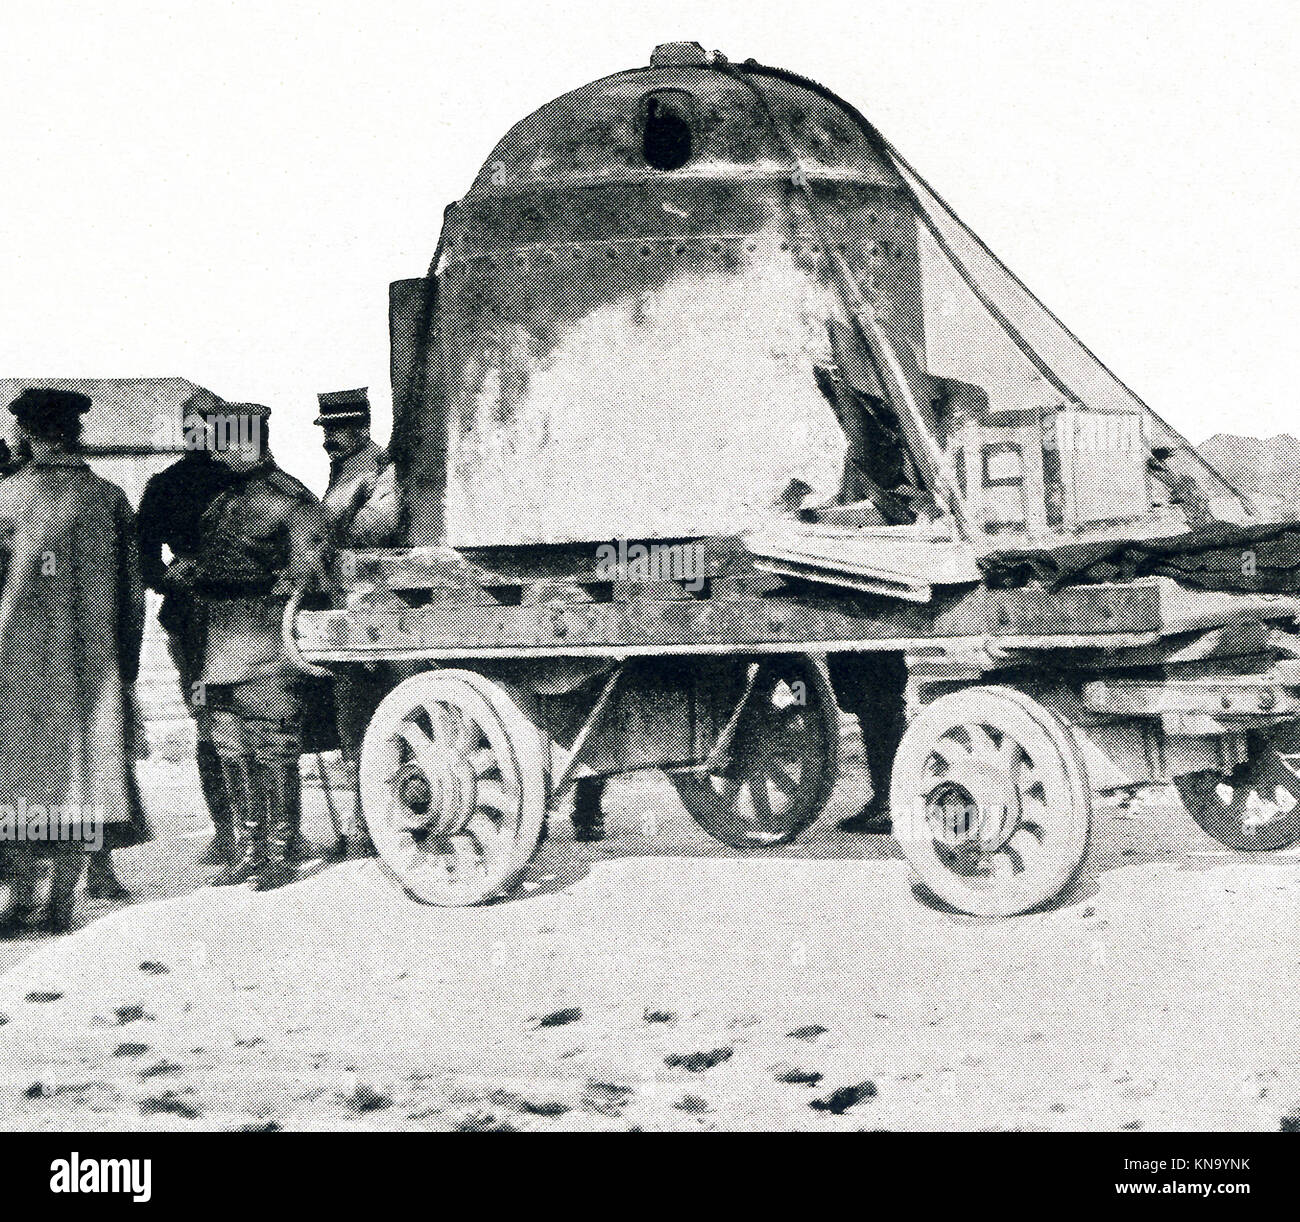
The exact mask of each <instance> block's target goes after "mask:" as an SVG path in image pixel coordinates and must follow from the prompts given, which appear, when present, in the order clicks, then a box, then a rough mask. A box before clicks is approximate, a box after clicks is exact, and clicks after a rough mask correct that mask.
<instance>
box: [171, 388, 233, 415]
mask: <svg viewBox="0 0 1300 1222" xmlns="http://www.w3.org/2000/svg"><path fill="white" fill-rule="evenodd" d="M224 407H225V400H224V399H222V397H221V396H220V395H215V394H213V393H212V391H210V390H208V389H207V388H206V387H203V386H196V387H195V388H194V390H193V391H192V392H191V393H190V395H189V397H188V398H187V399H186V400H185V402H184V403H182V404H181V413H182V414H183V415H185V416H187V417H188V416H206V415H208V414H209V413H210V412H217V411H221V410H222V409H223V408H224Z"/></svg>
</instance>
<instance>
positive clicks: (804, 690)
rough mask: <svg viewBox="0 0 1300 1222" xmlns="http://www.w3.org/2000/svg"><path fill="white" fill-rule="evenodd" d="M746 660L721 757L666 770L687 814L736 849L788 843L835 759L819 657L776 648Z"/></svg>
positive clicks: (827, 785)
mask: <svg viewBox="0 0 1300 1222" xmlns="http://www.w3.org/2000/svg"><path fill="white" fill-rule="evenodd" d="M749 665H750V666H751V667H752V668H753V669H752V670H751V671H750V672H749V674H748V675H747V682H746V684H745V685H743V688H742V691H743V701H744V703H743V707H741V708H740V711H739V714H738V717H737V719H736V722H735V725H734V727H733V730H734V733H733V737H732V739H731V742H730V746H729V748H728V750H727V751H726V752H725V757H724V758H723V759H722V760H720V761H719V762H718V764H717V766H716V768H714V769H712V770H708V771H705V770H702V769H696V770H692V771H688V772H674V773H670V774H669V775H670V776H671V778H672V782H673V785H674V786H676V789H677V793H678V795H679V796H680V797H681V800H682V804H683V805H684V806H685V807H686V809H687V811H688V812H689V813H690V815H691V817H692V818H693V819H694V820H695V821H696V822H697V823H698V824H699V825H700V826H701V827H702V828H703V829H704V830H705V831H706V832H708V833H709V835H710V836H713V837H714V838H715V839H717V840H721V841H722V842H723V843H724V844H729V845H731V846H732V847H733V848H738V849H752V848H767V847H770V846H772V845H777V844H785V843H787V842H788V841H791V840H793V839H794V838H795V837H796V836H797V835H798V834H799V833H800V832H801V831H803V829H804V828H806V827H807V826H808V825H809V824H810V823H812V821H813V820H814V819H816V818H817V816H818V815H819V814H820V813H821V810H822V808H823V807H824V806H825V805H826V802H827V801H828V800H829V798H830V795H831V790H832V789H833V788H834V785H835V774H836V768H837V762H838V758H839V719H838V713H837V710H836V707H835V697H834V695H833V694H832V692H831V686H830V680H829V679H828V678H827V676H826V671H825V669H824V668H823V667H822V666H821V665H820V663H818V662H817V661H815V660H814V659H812V658H810V657H807V656H804V655H792V656H788V657H787V656H779V655H778V656H773V657H769V658H765V659H764V660H762V661H759V662H753V663H750V664H749ZM731 711H732V712H733V716H734V715H735V714H734V710H731Z"/></svg>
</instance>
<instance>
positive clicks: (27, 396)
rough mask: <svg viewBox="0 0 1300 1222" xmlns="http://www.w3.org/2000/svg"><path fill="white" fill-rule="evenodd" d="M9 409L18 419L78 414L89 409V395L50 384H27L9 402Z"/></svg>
mask: <svg viewBox="0 0 1300 1222" xmlns="http://www.w3.org/2000/svg"><path fill="white" fill-rule="evenodd" d="M9 410H10V411H11V412H13V414H14V415H15V416H17V417H18V419H19V420H34V419H39V418H40V417H42V416H45V417H58V416H79V415H81V414H82V413H83V412H88V411H90V396H89V395H83V394H82V393H81V392H80V391H79V390H56V389H55V388H54V387H52V386H29V387H28V388H27V389H26V390H24V391H23V393H22V394H20V395H19V396H18V398H16V399H15V400H14V401H13V402H12V403H11V404H9Z"/></svg>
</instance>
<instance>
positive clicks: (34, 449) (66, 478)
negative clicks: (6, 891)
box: [0, 389, 148, 930]
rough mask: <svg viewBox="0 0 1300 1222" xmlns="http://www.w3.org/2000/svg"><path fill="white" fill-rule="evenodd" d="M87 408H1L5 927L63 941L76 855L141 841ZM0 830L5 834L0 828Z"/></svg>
mask: <svg viewBox="0 0 1300 1222" xmlns="http://www.w3.org/2000/svg"><path fill="white" fill-rule="evenodd" d="M90 406H91V401H90V399H89V398H88V397H87V396H85V395H82V394H78V393H76V392H73V391H63V390H49V389H29V390H25V391H24V392H23V393H22V394H21V395H20V396H19V397H18V398H17V399H16V400H15V401H14V402H13V403H12V404H10V409H9V410H10V411H12V412H13V413H14V416H15V419H16V421H17V424H18V428H19V430H20V433H21V435H22V439H23V441H24V442H25V448H27V449H28V450H29V451H30V455H31V457H30V459H29V460H28V461H27V462H26V464H25V465H24V466H23V467H22V468H21V469H20V470H18V471H17V472H15V473H14V474H12V475H10V476H9V477H7V478H6V479H5V480H4V481H3V483H0V831H2V832H3V838H2V839H0V852H3V855H4V857H5V859H6V869H5V872H6V875H7V880H8V881H9V884H10V890H11V903H10V909H9V912H8V914H7V923H8V924H9V925H10V926H11V927H12V926H15V925H21V924H24V923H26V922H28V921H30V920H31V918H32V917H33V916H34V915H35V913H34V911H33V901H34V897H35V893H36V884H37V881H38V875H39V874H40V873H41V872H42V867H43V863H44V860H45V859H52V860H53V863H54V870H53V884H52V889H51V898H50V903H49V907H48V910H47V912H46V915H45V924H46V925H47V926H48V927H50V928H52V929H54V930H62V929H66V928H67V927H68V925H69V923H70V922H71V919H72V915H73V905H74V900H75V894H76V886H77V883H78V880H79V878H80V875H81V868H82V864H83V862H84V859H85V856H86V854H87V853H91V852H95V851H96V850H101V849H103V848H111V847H124V846H125V845H128V844H133V843H139V842H140V840H141V839H145V838H147V836H148V831H147V824H146V823H145V821H144V815H143V811H142V809H141V804H140V794H139V790H138V788H137V786H136V780H135V771H134V735H135V717H134V708H133V698H132V694H131V685H132V684H133V683H134V682H135V679H136V674H137V671H138V668H139V662H140V646H141V641H142V639H143V635H144V608H145V604H144V596H143V592H142V589H141V584H140V572H139V563H138V560H137V554H136V533H135V520H134V515H133V513H132V511H131V507H130V505H129V504H128V502H127V499H126V496H125V494H124V493H123V492H122V490H121V489H120V488H118V487H117V486H116V485H115V484H111V483H109V482H108V481H107V480H105V479H101V478H100V477H99V476H97V475H95V474H94V473H93V472H92V471H91V470H90V468H89V467H88V466H87V465H86V462H85V460H84V459H83V458H82V457H81V455H80V454H79V453H78V448H77V438H78V436H79V434H80V430H81V416H82V413H84V412H86V411H87V410H89V408H90ZM6 822H7V826H4V824H5V823H6Z"/></svg>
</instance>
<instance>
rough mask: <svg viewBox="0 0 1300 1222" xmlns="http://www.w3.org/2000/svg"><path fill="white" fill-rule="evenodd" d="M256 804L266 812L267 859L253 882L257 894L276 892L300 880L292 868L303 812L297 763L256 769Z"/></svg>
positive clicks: (261, 765)
mask: <svg viewBox="0 0 1300 1222" xmlns="http://www.w3.org/2000/svg"><path fill="white" fill-rule="evenodd" d="M253 775H254V777H255V784H254V793H255V795H256V798H255V800H257V801H258V804H259V805H260V806H261V807H262V809H263V810H264V811H265V812H266V857H265V860H264V862H263V865H262V869H261V870H259V871H258V873H257V874H256V875H254V876H253V877H252V878H251V879H249V886H250V887H251V888H252V890H254V891H272V890H274V889H275V888H276V887H282V886H284V884H285V883H290V882H293V881H294V879H296V878H297V877H298V873H297V871H296V870H295V869H294V867H293V864H292V854H293V849H294V844H295V841H296V838H297V834H298V817H299V812H300V811H301V779H300V777H299V775H298V764H297V761H296V760H273V761H271V762H269V763H262V762H260V761H259V762H258V763H256V764H255V765H254V773H253Z"/></svg>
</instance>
